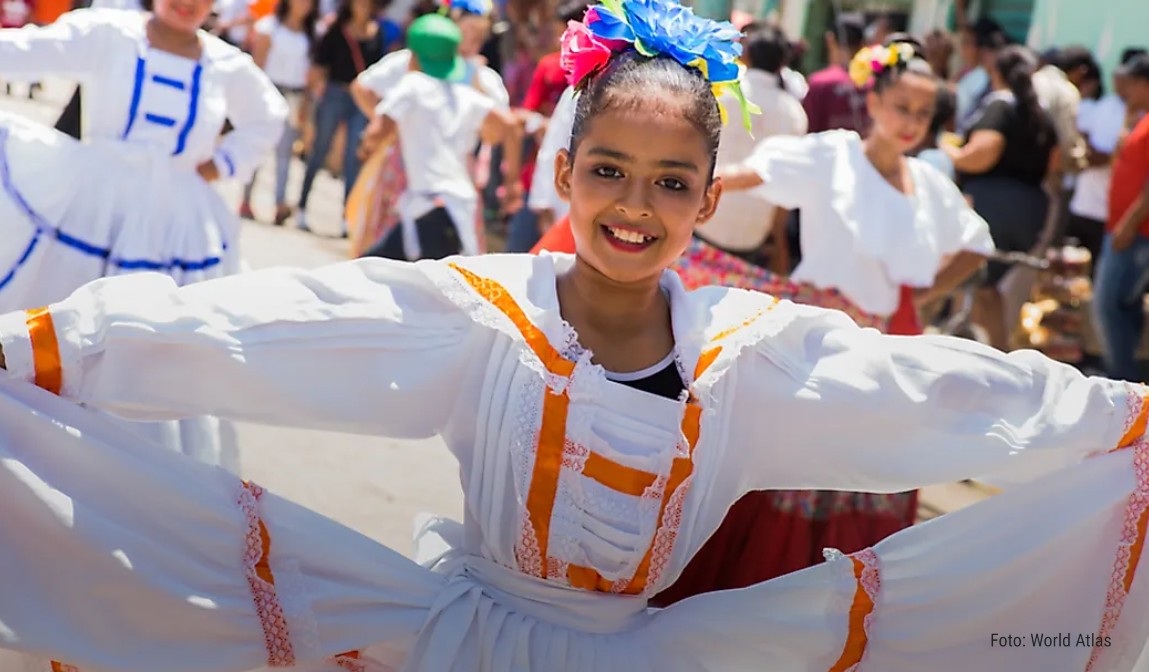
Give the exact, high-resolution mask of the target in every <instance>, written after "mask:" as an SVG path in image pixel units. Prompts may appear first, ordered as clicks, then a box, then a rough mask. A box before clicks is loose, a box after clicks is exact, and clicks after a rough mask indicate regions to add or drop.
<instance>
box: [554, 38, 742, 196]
mask: <svg viewBox="0 0 1149 672" xmlns="http://www.w3.org/2000/svg"><path fill="white" fill-rule="evenodd" d="M658 96H675V97H676V98H677V99H678V100H679V101H681V105H682V110H683V114H684V115H685V116H686V119H687V120H688V121H689V122H690V123H691V124H692V125H693V126H694V127H695V128H697V129H698V131H699V132H700V133H702V135H703V137H704V138H705V140H706V147H707V150H708V151H709V152H710V177H711V179H713V176H714V164H715V161H716V160H717V157H718V141H719V138H720V136H721V134H722V117H721V114H720V113H719V111H718V101H717V99H715V97H714V93H713V92H712V91H711V88H710V82H708V81H706V78H705V77H703V76H702V73H701V72H699V71H698V70H695V69H694V68H687V67H686V66H683V65H681V64H679V63H678V61H675V60H674V59H672V58H669V57H666V56H655V57H654V58H650V57H647V56H643V55H641V54H639V53H638V52H635V51H625V52H622V53H621V54H619V55H617V56H615V57H614V58H612V59H611V61H610V63H609V64H607V66H606V69H605V70H603V71H602V72H601V73H599V74H597V75H593V76H592V77H591V78H590V82H589V83H588V84H587V85H586V86H585V87H584V88H583V90H582V92H581V93H580V94H579V97H578V102H577V104H576V105H575V117H574V125H573V126H572V128H571V142H570V153H571V156H574V154H575V152H576V151H577V150H578V145H579V142H580V141H581V140H582V137H583V135H585V134H586V132H587V128H588V127H589V125H590V122H591V121H592V120H593V119H594V118H595V117H597V116H599V115H600V114H602V113H603V112H606V111H607V110H612V109H631V110H637V109H643V108H648V107H649V106H650V101H651V99H652V98H656V97H658Z"/></svg>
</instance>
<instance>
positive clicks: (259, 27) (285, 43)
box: [239, 0, 319, 226]
mask: <svg viewBox="0 0 1149 672" xmlns="http://www.w3.org/2000/svg"><path fill="white" fill-rule="evenodd" d="M318 20H319V11H318V9H317V8H316V0H279V3H278V4H277V5H276V7H275V13H274V14H272V15H271V16H265V17H264V18H262V19H260V20H259V21H257V22H256V24H255V29H254V37H253V38H252V49H251V55H252V58H253V59H255V62H256V64H257V65H258V66H259V67H261V68H263V71H264V72H265V73H267V76H268V78H269V79H271V82H272V83H273V84H275V87H276V88H277V89H279V92H280V93H282V94H283V97H284V98H285V99H286V100H287V103H288V106H289V107H290V108H291V111H290V113H289V114H288V116H287V122H286V124H285V125H284V131H283V136H282V137H281V138H280V139H279V143H278V144H277V145H276V147H275V225H276V226H282V225H283V223H284V222H285V221H287V218H288V217H290V216H291V212H292V210H291V206H289V205H288V204H287V176H288V170H289V168H290V167H291V156H292V150H293V148H294V146H295V141H296V140H297V139H298V138H299V133H300V129H302V128H303V126H304V125H305V124H306V119H307V115H308V113H309V110H310V107H311V100H310V95H309V87H308V82H309V80H310V77H309V75H310V73H311V49H312V46H313V45H314V43H315V31H316V24H317V22H318ZM254 189H255V175H254V174H253V175H252V178H251V181H249V182H248V183H247V186H246V187H244V190H243V201H242V202H241V203H240V206H239V214H240V216H241V217H243V218H245V219H255V214H254V213H253V212H252V210H251V194H252V191H253V190H254Z"/></svg>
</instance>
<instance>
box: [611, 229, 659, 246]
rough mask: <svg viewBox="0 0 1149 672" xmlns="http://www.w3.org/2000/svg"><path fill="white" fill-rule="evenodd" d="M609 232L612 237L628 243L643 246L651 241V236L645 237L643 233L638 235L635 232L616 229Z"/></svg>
mask: <svg viewBox="0 0 1149 672" xmlns="http://www.w3.org/2000/svg"><path fill="white" fill-rule="evenodd" d="M609 230H610V233H611V235H612V236H614V237H615V238H618V239H619V240H622V241H624V242H627V243H635V244H641V243H645V242H646V241H648V240H651V238H650V237H649V236H644V235H642V234H641V233H636V232H634V231H627V230H625V229H615V228H610V229H609Z"/></svg>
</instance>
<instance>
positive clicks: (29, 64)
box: [0, 9, 125, 82]
mask: <svg viewBox="0 0 1149 672" xmlns="http://www.w3.org/2000/svg"><path fill="white" fill-rule="evenodd" d="M124 13H125V12H120V11H118V10H107V9H102V10H100V9H78V10H75V11H72V12H67V13H65V14H64V15H62V16H61V17H60V18H59V19H57V20H56V21H53V22H52V23H50V24H48V25H46V26H33V25H28V26H25V27H23V28H18V29H12V30H0V63H3V71H4V78H5V79H8V80H17V81H27V82H33V81H36V80H39V79H43V78H44V77H48V76H58V77H71V78H74V79H77V80H83V79H84V76H85V75H87V74H88V73H90V72H92V70H93V67H92V64H93V63H95V62H98V61H99V60H100V59H101V53H102V52H103V51H104V49H105V44H106V41H107V39H108V38H109V37H110V36H111V35H112V33H113V32H115V23H114V22H113V21H114V19H116V18H117V17H118V16H120V15H122V14H124Z"/></svg>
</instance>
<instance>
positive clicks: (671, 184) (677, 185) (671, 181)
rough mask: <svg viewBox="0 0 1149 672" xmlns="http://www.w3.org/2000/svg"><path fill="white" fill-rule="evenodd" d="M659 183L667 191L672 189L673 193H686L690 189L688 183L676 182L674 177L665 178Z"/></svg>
mask: <svg viewBox="0 0 1149 672" xmlns="http://www.w3.org/2000/svg"><path fill="white" fill-rule="evenodd" d="M658 183H659V184H660V185H662V186H664V187H666V188H667V189H670V190H671V191H684V190H685V189H688V187H687V186H686V183H684V182H683V181H682V180H676V179H675V178H673V177H667V178H664V179H662V180H659V182H658Z"/></svg>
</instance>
